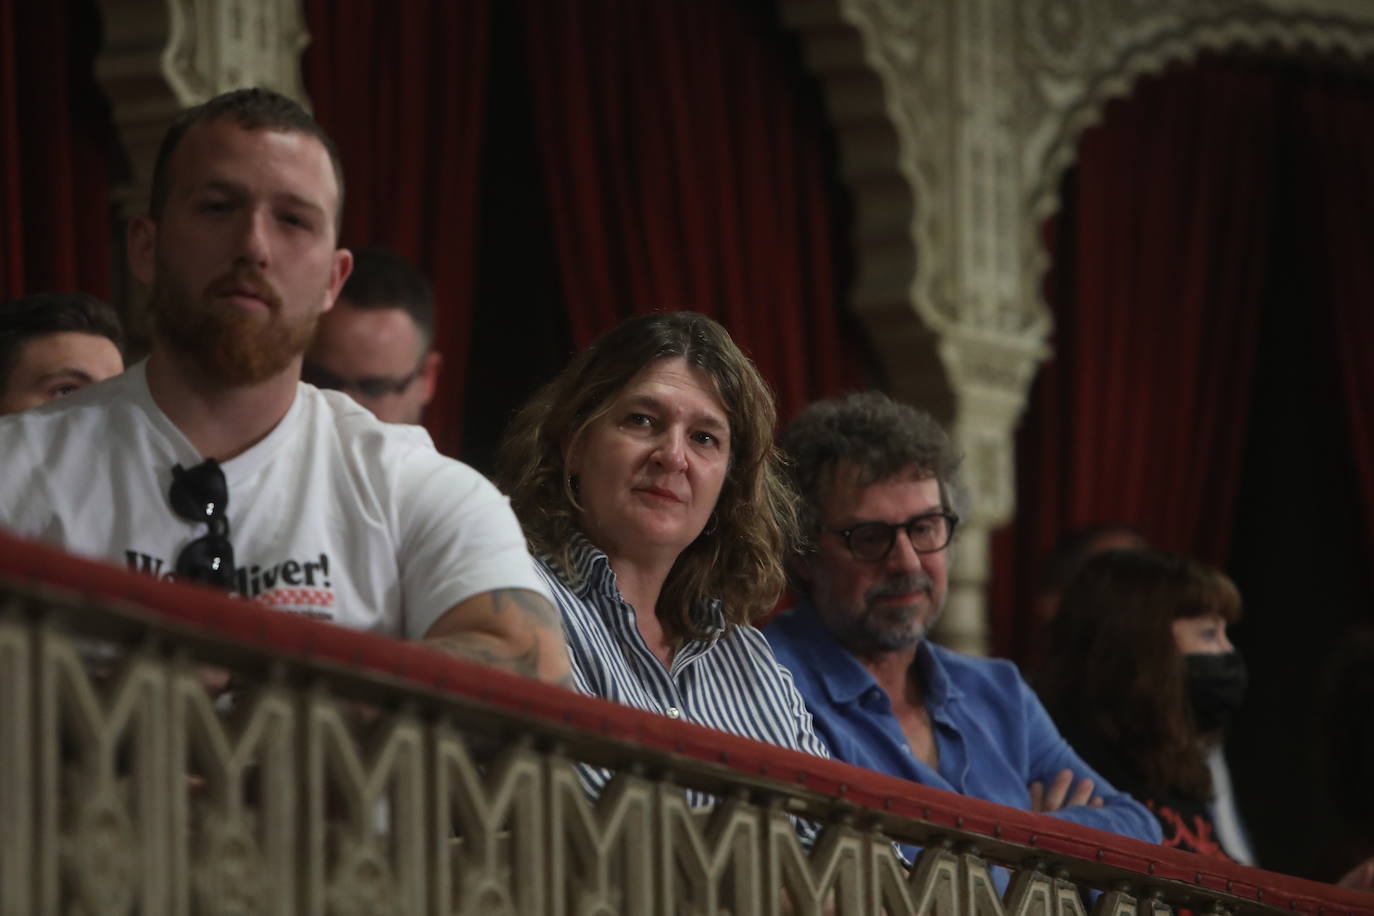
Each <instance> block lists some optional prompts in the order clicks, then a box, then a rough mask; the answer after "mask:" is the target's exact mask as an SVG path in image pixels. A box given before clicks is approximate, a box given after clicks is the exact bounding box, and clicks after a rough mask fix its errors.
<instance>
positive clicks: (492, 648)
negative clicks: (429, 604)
mask: <svg viewBox="0 0 1374 916" xmlns="http://www.w3.org/2000/svg"><path fill="white" fill-rule="evenodd" d="M425 643H426V644H427V645H429V646H431V647H432V648H435V649H438V650H440V651H441V652H448V653H450V654H452V655H456V656H458V657H460V658H467V659H471V660H472V661H476V662H481V663H483V664H486V665H492V666H494V667H497V668H502V669H504V670H506V671H510V672H512V673H515V674H520V675H524V676H525V677H534V678H539V679H540V680H544V681H548V682H549V683H553V684H559V685H562V686H565V687H571V686H572V675H571V669H570V667H569V664H568V648H567V644H566V642H565V641H564V638H563V622H562V619H561V617H560V616H559V614H558V611H557V610H556V609H555V608H554V607H553V605H552V604H550V603H549V601H548V600H547V599H546V598H544V597H543V596H542V595H540V594H538V593H537V592H532V591H529V590H527V589H517V588H509V589H495V590H493V591H490V592H484V593H482V594H480V595H474V596H472V597H471V598H469V599H467V600H466V601H463V602H461V603H459V604H457V605H455V606H453V607H451V608H449V609H448V611H447V612H445V613H444V615H443V616H442V617H440V618H439V619H438V620H437V621H435V623H434V625H433V626H432V627H430V629H429V632H428V633H427V634H425Z"/></svg>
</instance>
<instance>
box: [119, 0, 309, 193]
mask: <svg viewBox="0 0 1374 916" xmlns="http://www.w3.org/2000/svg"><path fill="white" fill-rule="evenodd" d="M100 7H101V12H102V14H103V18H104V22H105V46H104V48H103V49H102V51H101V54H100V59H99V61H98V62H97V65H96V71H97V74H98V75H99V78H100V82H101V85H102V86H103V87H104V89H105V92H106V94H107V95H108V96H109V98H110V103H111V106H112V108H113V110H114V118H115V123H116V124H117V125H118V127H119V130H120V134H121V136H122V137H123V139H124V145H125V148H126V150H127V152H128V155H129V162H130V164H131V166H132V168H133V181H132V184H131V186H129V187H127V188H123V189H120V190H119V192H118V201H117V202H118V204H119V205H120V207H121V210H122V212H123V215H124V216H126V217H127V216H130V215H132V213H133V212H136V211H137V210H138V209H139V208H141V207H142V205H143V203H144V201H146V199H147V190H148V187H147V186H148V182H149V180H150V179H151V176H152V167H153V160H154V158H155V157H156V154H157V146H158V144H159V143H160V142H161V139H162V135H163V133H164V132H165V131H166V130H167V127H168V125H170V124H171V122H172V120H173V119H174V118H175V117H176V116H177V114H178V113H179V112H181V111H182V110H183V109H186V108H189V107H191V106H192V105H198V104H200V103H201V102H204V101H206V100H207V99H210V98H212V97H214V96H216V95H218V94H219V93H221V92H225V91H227V90H229V89H235V88H238V87H240V86H266V87H268V88H271V89H275V90H277V91H278V92H281V93H283V94H284V95H288V96H290V97H292V98H294V99H297V100H300V101H301V102H304V101H305V90H304V87H303V84H302V82H301V68H300V56H301V51H302V50H303V49H304V48H305V46H306V44H307V43H308V42H309V40H310V38H309V35H308V34H307V33H306V31H305V23H304V20H303V18H302V15H301V10H300V0H101V3H100Z"/></svg>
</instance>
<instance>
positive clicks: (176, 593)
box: [0, 533, 1374, 916]
mask: <svg viewBox="0 0 1374 916" xmlns="http://www.w3.org/2000/svg"><path fill="white" fill-rule="evenodd" d="M0 581H5V582H7V583H9V584H10V585H12V586H18V587H20V588H23V589H28V590H33V589H37V590H58V591H61V592H66V593H68V594H74V595H77V596H80V597H81V598H84V599H88V600H90V601H93V602H97V603H99V604H100V605H101V606H104V607H112V608H117V609H118V610H119V613H121V614H124V615H126V616H127V617H128V618H130V619H133V620H135V621H140V620H141V621H147V622H148V623H149V624H156V625H158V626H160V627H164V628H166V627H171V628H172V629H175V630H178V631H180V632H182V633H184V634H185V635H186V636H188V637H189V638H192V639H202V640H205V641H207V642H213V643H214V644H217V645H225V644H227V645H229V646H236V647H238V649H240V650H247V651H249V652H262V653H269V654H271V655H274V656H279V657H282V656H284V657H288V658H293V659H296V660H301V661H310V662H313V663H317V664H318V663H322V664H325V665H327V666H329V667H332V668H337V669H338V670H341V671H355V672H366V673H369V674H370V675H372V676H381V677H383V678H385V679H387V680H389V681H390V682H392V683H394V684H395V685H396V686H398V687H400V688H402V689H404V690H413V691H419V692H423V693H429V694H438V695H448V696H453V697H461V698H463V699H464V700H465V701H466V702H468V703H472V702H474V701H475V702H476V703H478V704H480V705H481V706H482V707H485V708H487V709H489V710H490V711H491V712H492V713H493V714H495V715H510V716H513V717H519V719H520V720H521V721H522V722H524V723H531V722H532V723H537V724H540V725H542V728H541V729H538V730H539V731H542V733H543V734H544V736H545V737H546V739H547V740H553V741H563V742H568V743H570V744H575V743H576V742H577V740H578V737H579V736H580V735H590V736H595V737H596V738H597V739H598V740H597V743H598V744H599V745H601V746H602V747H603V750H602V752H601V753H602V755H603V756H604V754H605V751H604V746H605V744H606V742H607V741H609V742H611V743H612V744H614V745H619V746H622V747H625V748H628V749H633V750H634V752H635V754H636V755H639V756H641V757H648V758H650V759H655V760H658V761H661V762H662V764H663V765H664V766H668V767H671V766H672V764H673V762H674V761H682V760H690V761H696V762H698V763H700V764H705V765H709V766H710V767H711V768H712V769H713V771H714V772H715V773H716V774H717V776H718V778H719V783H720V785H721V786H722V787H728V786H730V785H740V786H744V787H749V788H751V789H754V790H756V791H764V792H766V790H767V787H768V785H769V784H771V783H775V782H781V783H786V784H788V785H789V786H792V787H795V789H796V790H797V792H798V793H799V794H800V796H801V798H802V801H801V802H800V803H794V804H793V805H792V806H791V808H790V809H789V810H795V811H797V812H798V813H802V814H805V813H806V811H807V810H809V809H808V808H807V805H808V802H807V799H809V800H810V802H809V804H812V805H815V806H818V807H817V808H815V809H814V810H820V807H827V809H828V810H833V809H834V807H835V806H836V805H840V806H843V807H845V808H846V809H848V810H850V811H851V812H852V816H853V817H855V818H856V819H857V820H859V821H862V822H864V823H867V824H870V825H875V826H881V827H882V828H883V829H884V830H885V831H886V832H887V833H888V834H889V835H896V836H906V837H916V838H918V839H931V838H933V837H937V836H944V837H948V838H952V839H954V840H956V841H958V842H960V843H964V844H968V843H973V844H976V847H977V848H978V849H979V850H980V852H982V853H983V854H984V855H987V856H988V858H991V859H994V860H996V859H998V858H999V857H998V856H997V851H998V850H1010V849H1013V848H1018V849H1019V848H1021V847H1031V848H1033V849H1034V850H1035V851H1036V853H1037V855H1043V864H1046V865H1048V866H1050V867H1053V866H1054V865H1055V863H1056V861H1060V860H1063V861H1069V860H1073V865H1074V872H1075V876H1076V877H1077V876H1079V875H1082V874H1085V873H1086V874H1088V875H1089V876H1091V874H1092V872H1093V869H1094V866H1105V867H1109V868H1110V869H1119V870H1124V871H1127V872H1131V873H1135V874H1137V875H1139V876H1140V880H1141V883H1142V885H1144V886H1149V885H1153V886H1164V887H1170V886H1173V887H1194V888H1199V889H1204V890H1207V891H1213V892H1218V893H1221V894H1226V895H1229V896H1231V897H1233V898H1236V899H1238V900H1240V901H1252V902H1253V903H1255V904H1259V905H1261V906H1263V907H1266V908H1274V909H1278V910H1281V911H1289V912H1295V913H1307V914H1313V916H1346V914H1350V916H1354V914H1371V916H1374V894H1368V893H1363V892H1359V891H1353V890H1348V889H1344V888H1339V887H1335V886H1332V885H1326V884H1321V883H1317V882H1313V881H1307V880H1303V879H1299V878H1294V877H1290V876H1285V875H1279V874H1274V873H1271V872H1265V871H1261V870H1258V869H1253V868H1247V867H1245V866H1241V865H1235V864H1231V863H1227V862H1224V861H1221V860H1216V859H1211V858H1204V857H1200V856H1196V855H1192V854H1190V853H1185V852H1181V851H1178V850H1174V849H1168V848H1165V847H1162V846H1157V845H1152V844H1148V843H1143V842H1139V841H1136V840H1132V839H1128V838H1124V837H1120V836H1117V835H1115V834H1110V833H1105V832H1103V831H1099V830H1095V829H1092V828H1088V827H1082V826H1079V825H1076V824H1072V823H1068V822H1066V821H1062V820H1059V819H1057V818H1052V817H1047V816H1043V815H1038V814H1034V813H1030V812H1026V811H1020V810H1016V809H1013V808H1007V807H1004V806H1002V805H997V804H992V803H990V802H985V801H981V800H978V799H972V798H968V797H965V796H961V795H956V794H953V793H949V792H945V791H942V790H938V789H932V788H928V787H925V786H921V785H918V784H916V783H912V782H909V781H907V780H901V779H896V778H893V777H889V776H886V775H883V774H879V773H874V772H871V771H868V770H863V769H859V768H857V767H853V766H849V765H847V764H843V763H838V762H835V761H829V760H821V759H817V758H814V757H810V756H808V755H805V754H800V753H796V752H793V751H789V750H784V749H781V748H777V747H773V746H771V745H766V744H762V743H759V742H756V741H751V740H748V739H744V738H740V737H737V736H734V735H729V734H725V733H722V732H717V731H714V730H712V729H707V728H703V727H700V726H696V725H693V724H690V723H684V722H680V721H674V720H670V719H667V718H665V717H663V716H659V715H655V714H652V713H648V712H644V711H641V710H637V709H631V708H627V707H624V706H620V705H618V704H613V703H609V702H606V701H603V700H598V699H594V698H589V697H584V696H580V695H578V694H575V693H572V692H570V691H567V690H563V689H561V688H558V687H552V686H548V685H545V684H540V683H536V682H533V681H530V680H527V679H524V678H521V677H518V676H515V675H511V674H507V673H505V672H501V671H497V670H494V669H491V668H488V667H486V666H483V665H479V664H475V663H469V662H465V661H462V660H459V659H455V658H452V657H449V656H447V655H443V654H440V653H438V652H435V651H432V650H429V649H426V648H424V647H422V646H420V645H416V644H413V643H405V642H399V641H396V640H392V639H387V638H383V637H378V636H372V635H368V634H363V633H357V632H353V631H350V630H345V629H342V628H340V627H335V626H332V625H329V624H324V623H319V622H317V621H312V620H308V619H305V618H301V617H295V616H291V615H288V614H283V613H280V612H276V611H272V610H268V609H266V608H263V607H261V606H259V605H256V604H254V603H252V602H249V601H245V600H240V599H236V598H230V597H225V596H223V595H220V594H216V593H213V592H209V591H206V590H204V589H201V588H198V587H195V586H188V585H179V584H176V583H165V582H161V581H158V580H155V579H152V578H150V577H147V576H143V575H139V574H136V573H132V572H129V571H126V570H123V569H119V568H116V567H113V566H109V565H106V564H103V563H97V562H92V561H89V560H85V559H81V558H77V557H73V556H71V555H69V554H66V553H64V552H61V551H58V550H54V549H52V548H50V547H47V546H44V545H40V544H35V543H32V542H29V541H24V540H20V539H17V538H14V537H11V536H9V535H6V534H4V533H0ZM596 762H603V761H596ZM604 762H611V761H610V760H606V761H604ZM794 802H795V799H794ZM908 819H910V820H915V821H920V822H923V824H924V825H925V828H926V829H925V830H924V834H923V835H922V834H920V833H917V834H913V833H912V831H911V830H910V829H906V830H903V829H902V827H901V823H902V822H904V821H907V820H908ZM1003 859H1004V860H1006V857H1003ZM1102 871H1103V873H1105V872H1106V869H1103V870H1102Z"/></svg>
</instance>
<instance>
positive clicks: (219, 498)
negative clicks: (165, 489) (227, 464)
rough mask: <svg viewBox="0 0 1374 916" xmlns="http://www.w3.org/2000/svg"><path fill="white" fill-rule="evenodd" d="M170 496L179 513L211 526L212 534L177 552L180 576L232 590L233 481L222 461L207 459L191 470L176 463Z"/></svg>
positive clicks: (177, 569)
mask: <svg viewBox="0 0 1374 916" xmlns="http://www.w3.org/2000/svg"><path fill="white" fill-rule="evenodd" d="M168 495H169V496H170V498H171V500H172V509H173V510H174V511H175V512H176V514H177V515H179V516H181V517H182V518H184V519H186V520H187V521H190V522H205V523H206V524H207V525H209V526H210V533H209V534H206V535H203V536H201V537H198V538H196V539H195V540H194V541H192V542H191V543H189V544H187V545H186V546H185V547H183V548H182V549H181V553H180V554H178V555H177V565H176V575H177V578H178V579H179V580H181V581H183V582H200V583H202V584H204V585H213V586H215V587H216V588H222V589H224V590H225V591H230V590H232V589H233V586H234V545H233V544H231V543H229V516H228V511H229V484H228V483H227V482H226V481H225V479H224V472H223V471H222V470H220V467H219V462H218V461H216V460H215V459H213V458H207V459H205V460H204V461H203V462H201V463H200V464H198V465H196V466H195V467H193V468H191V469H190V470H187V469H186V468H183V467H182V466H181V465H179V464H177V465H173V466H172V489H171V491H170V493H169V494H168Z"/></svg>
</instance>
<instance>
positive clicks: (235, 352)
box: [151, 271, 319, 387]
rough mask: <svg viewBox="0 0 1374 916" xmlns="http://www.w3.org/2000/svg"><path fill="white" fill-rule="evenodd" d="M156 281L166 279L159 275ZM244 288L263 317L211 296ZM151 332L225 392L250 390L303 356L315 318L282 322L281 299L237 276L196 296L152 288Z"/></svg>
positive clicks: (262, 284) (254, 276)
mask: <svg viewBox="0 0 1374 916" xmlns="http://www.w3.org/2000/svg"><path fill="white" fill-rule="evenodd" d="M158 275H159V277H169V276H171V274H169V273H168V272H166V271H159V274H158ZM241 286H247V287H250V288H251V289H253V290H254V292H255V293H256V294H257V295H258V296H260V297H261V298H262V299H263V302H264V304H265V305H266V307H267V308H266V312H265V314H264V313H254V312H247V311H244V310H242V309H239V308H235V307H233V306H231V305H228V304H224V303H217V302H216V301H215V299H216V297H217V296H218V295H219V294H220V293H221V292H222V291H225V290H227V289H232V288H236V287H241ZM151 310H152V315H153V326H154V328H155V330H156V333H157V335H158V336H159V337H161V338H162V339H163V340H164V341H165V342H166V343H167V344H169V345H170V346H172V347H173V348H175V349H176V350H177V352H178V353H179V354H181V355H182V356H184V357H187V358H189V360H190V361H191V362H193V363H194V364H195V366H196V367H197V368H198V369H199V370H200V371H202V372H204V373H205V375H206V376H208V377H209V378H211V379H213V380H214V381H216V382H218V383H220V384H222V385H225V386H230V387H237V386H242V385H253V384H257V383H259V382H263V381H266V380H267V379H269V378H271V377H272V376H274V375H276V374H278V373H280V372H281V371H283V370H284V369H286V367H287V366H289V365H290V364H291V361H292V360H293V359H295V358H296V357H297V356H299V355H300V354H302V353H304V352H305V348H306V347H307V346H309V344H310V340H311V338H312V337H313V336H314V334H315V323H316V322H317V321H318V320H319V315H318V314H315V313H313V312H312V313H310V314H307V315H304V316H302V317H301V318H300V319H298V320H295V321H288V320H286V319H284V318H283V317H282V303H281V296H280V295H279V294H278V293H277V291H276V290H275V289H273V288H272V286H271V285H270V284H269V283H268V282H267V281H266V279H264V278H263V277H262V276H261V275H260V274H258V273H257V272H256V271H239V272H237V273H233V274H228V275H226V276H224V277H220V278H219V279H217V280H215V281H214V282H212V283H210V284H209V285H208V286H207V287H206V288H205V291H204V293H203V294H202V295H200V296H195V295H188V294H187V291H184V290H179V289H175V288H169V286H168V285H162V284H156V285H155V286H154V288H153V299H152V303H151Z"/></svg>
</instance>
